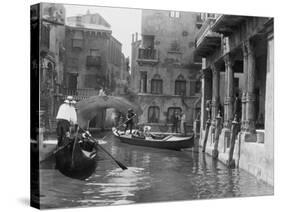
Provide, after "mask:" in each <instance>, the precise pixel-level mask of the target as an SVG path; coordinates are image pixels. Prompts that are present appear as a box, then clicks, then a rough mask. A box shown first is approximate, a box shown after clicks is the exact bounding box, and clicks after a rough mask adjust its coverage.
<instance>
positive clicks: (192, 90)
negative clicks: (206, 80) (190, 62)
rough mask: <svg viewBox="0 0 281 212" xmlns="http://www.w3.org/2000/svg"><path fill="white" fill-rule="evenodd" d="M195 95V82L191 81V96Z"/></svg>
mask: <svg viewBox="0 0 281 212" xmlns="http://www.w3.org/2000/svg"><path fill="white" fill-rule="evenodd" d="M194 95H195V81H190V96H194Z"/></svg>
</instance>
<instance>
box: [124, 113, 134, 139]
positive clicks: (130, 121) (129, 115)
mask: <svg viewBox="0 0 281 212" xmlns="http://www.w3.org/2000/svg"><path fill="white" fill-rule="evenodd" d="M135 115H136V114H135V113H134V111H133V109H131V108H130V109H129V110H128V113H127V116H126V118H127V121H126V127H125V130H124V133H125V134H126V131H127V129H128V128H130V134H132V130H133V125H134V120H133V117H134V116H135Z"/></svg>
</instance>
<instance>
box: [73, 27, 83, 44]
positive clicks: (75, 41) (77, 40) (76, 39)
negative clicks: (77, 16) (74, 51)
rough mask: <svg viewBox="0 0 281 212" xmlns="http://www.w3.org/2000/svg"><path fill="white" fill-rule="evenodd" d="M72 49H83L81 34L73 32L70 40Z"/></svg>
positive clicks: (80, 32)
mask: <svg viewBox="0 0 281 212" xmlns="http://www.w3.org/2000/svg"><path fill="white" fill-rule="evenodd" d="M72 48H83V32H82V31H75V32H74V35H73V38H72Z"/></svg>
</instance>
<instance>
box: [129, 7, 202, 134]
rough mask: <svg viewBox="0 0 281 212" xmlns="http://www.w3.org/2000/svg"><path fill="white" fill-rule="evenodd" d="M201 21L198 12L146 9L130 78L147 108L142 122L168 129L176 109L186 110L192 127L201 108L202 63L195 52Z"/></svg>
mask: <svg viewBox="0 0 281 212" xmlns="http://www.w3.org/2000/svg"><path fill="white" fill-rule="evenodd" d="M199 22H200V20H199V19H198V17H197V15H196V13H189V12H179V11H156V10H143V11H142V25H141V39H139V37H138V34H135V35H133V36H132V60H131V81H130V87H131V88H132V89H133V91H134V92H135V93H137V94H138V100H139V102H141V106H142V110H143V114H142V115H141V116H140V117H139V123H141V124H149V125H150V126H152V127H153V128H154V129H153V130H161V131H167V130H171V128H170V126H171V121H172V115H173V113H174V112H175V111H176V112H184V113H185V114H186V128H187V129H188V130H191V128H192V122H193V119H194V118H195V116H196V115H195V114H196V113H197V112H199V111H200V103H199V101H200V80H199V69H200V67H201V63H200V62H199V63H198V61H196V58H195V57H194V55H193V51H194V47H195V46H194V39H195V34H196V33H197V31H198V30H199V28H200V26H201V23H199ZM197 24H199V25H197ZM199 61H200V60H199Z"/></svg>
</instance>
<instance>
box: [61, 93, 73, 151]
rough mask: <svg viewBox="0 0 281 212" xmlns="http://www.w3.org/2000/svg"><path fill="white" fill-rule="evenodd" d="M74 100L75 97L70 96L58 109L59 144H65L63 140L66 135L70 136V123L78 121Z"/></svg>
mask: <svg viewBox="0 0 281 212" xmlns="http://www.w3.org/2000/svg"><path fill="white" fill-rule="evenodd" d="M72 100H73V97H72V96H68V97H67V98H66V100H64V103H63V104H62V105H61V106H60V108H59V110H58V114H57V117H56V119H57V137H58V146H62V145H63V140H64V138H65V137H70V125H71V124H75V123H76V122H77V115H76V111H75V109H74V107H73V106H71V101H72ZM74 111H75V112H74Z"/></svg>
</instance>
